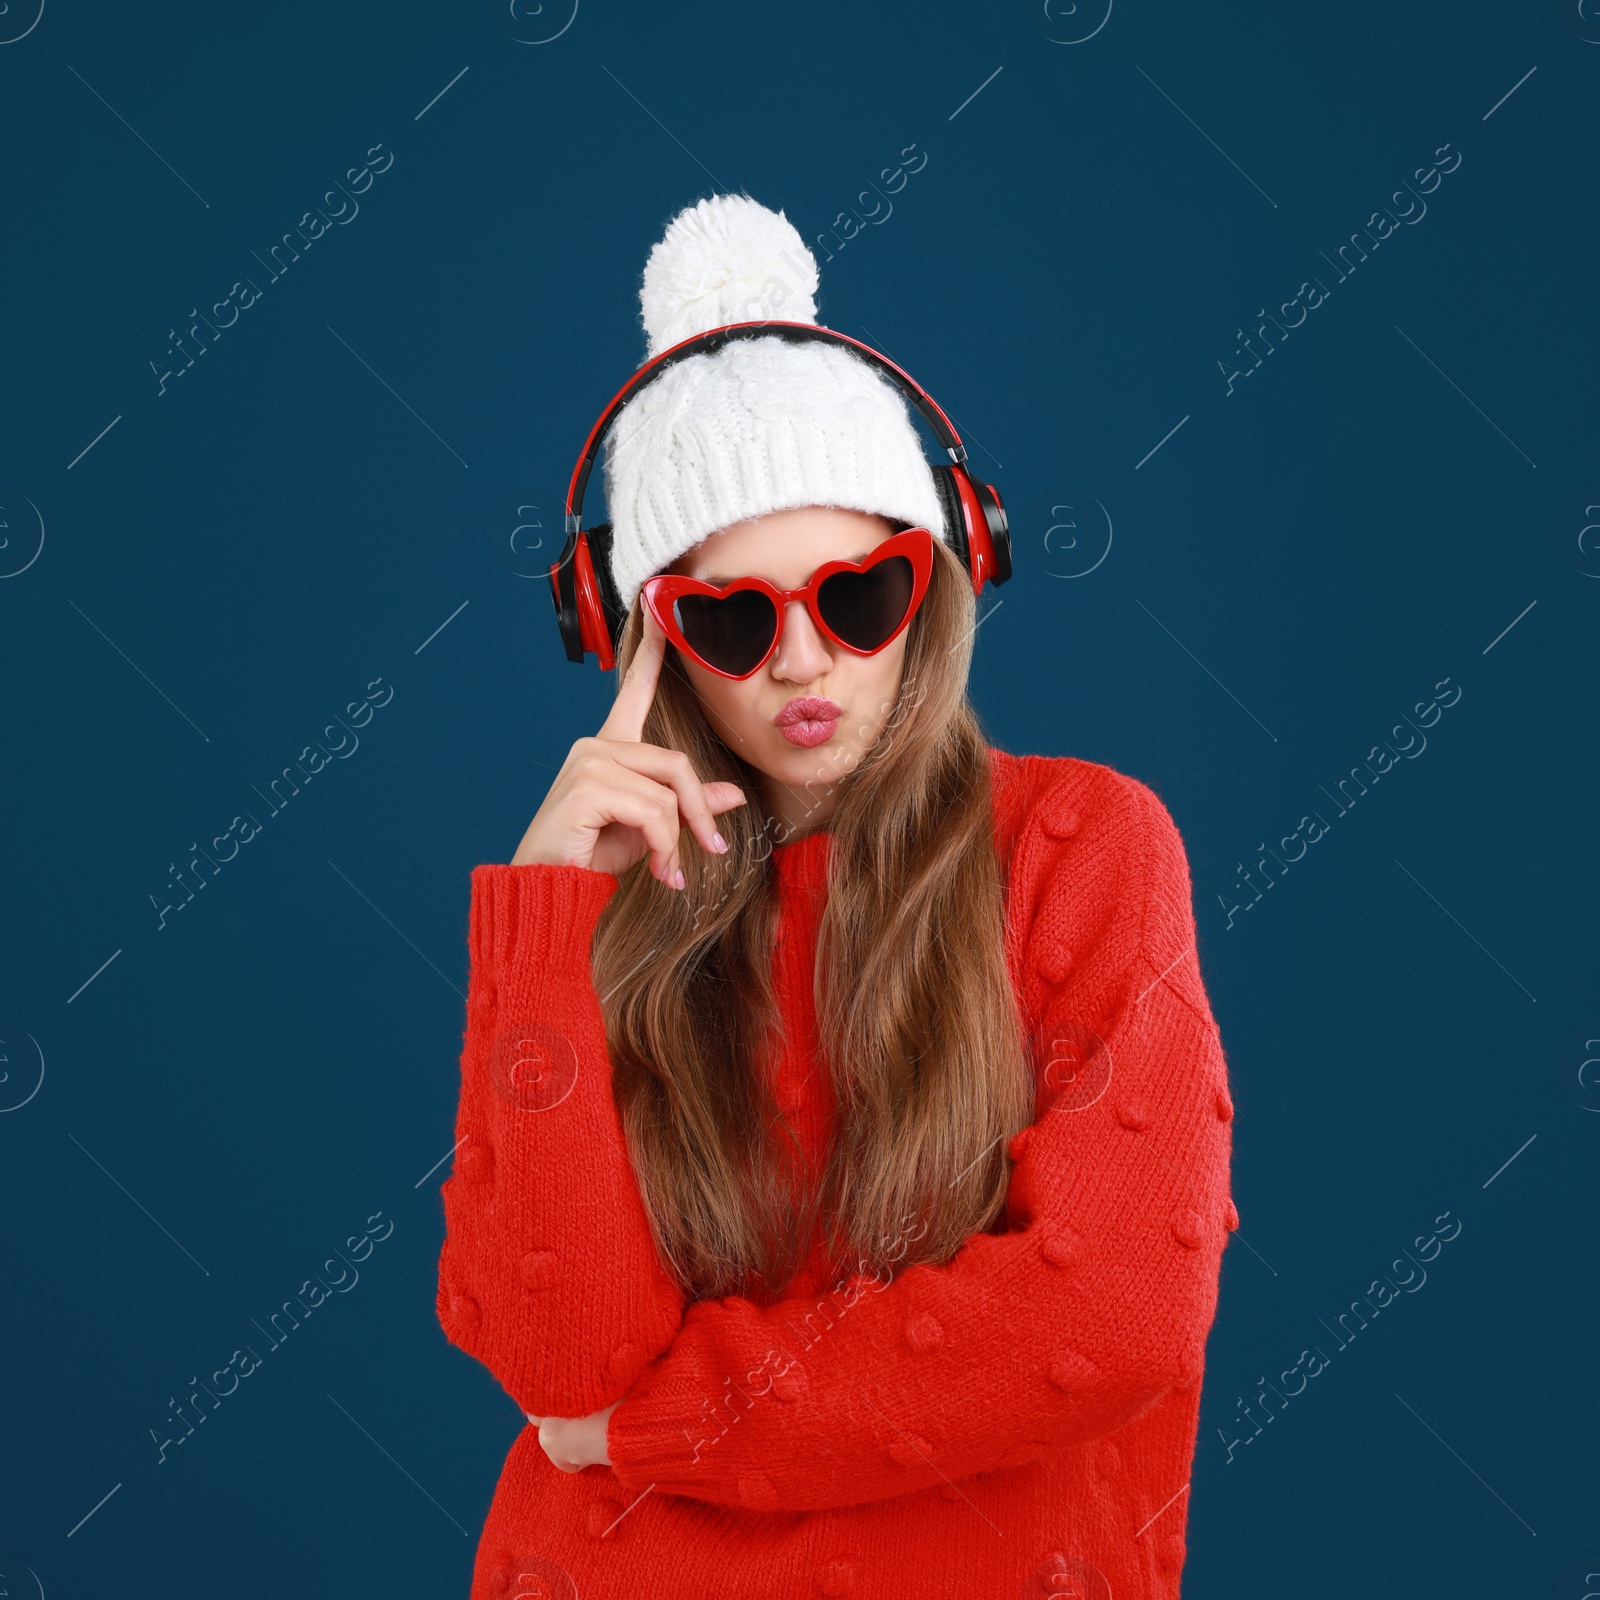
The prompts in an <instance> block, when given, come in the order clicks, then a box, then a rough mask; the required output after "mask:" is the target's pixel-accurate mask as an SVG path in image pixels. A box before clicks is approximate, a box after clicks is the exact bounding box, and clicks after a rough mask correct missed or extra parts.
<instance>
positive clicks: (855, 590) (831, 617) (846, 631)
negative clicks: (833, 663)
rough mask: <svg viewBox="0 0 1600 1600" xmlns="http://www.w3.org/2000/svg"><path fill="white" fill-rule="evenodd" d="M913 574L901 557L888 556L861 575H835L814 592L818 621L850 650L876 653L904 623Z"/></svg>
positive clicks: (913, 582) (909, 603) (904, 559)
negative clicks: (826, 625) (825, 625)
mask: <svg viewBox="0 0 1600 1600" xmlns="http://www.w3.org/2000/svg"><path fill="white" fill-rule="evenodd" d="M915 588H916V572H915V571H914V570H913V568H912V565H911V562H910V561H909V560H908V559H907V558H906V557H905V556H888V557H886V558H885V559H884V560H882V561H880V562H878V563H877V564H876V565H875V566H871V567H868V568H867V570H866V571H865V572H836V573H834V574H833V576H832V577H831V578H824V579H823V580H822V584H821V586H820V588H819V589H818V590H817V609H818V610H819V611H821V613H822V620H823V621H824V622H826V623H827V624H828V626H829V627H830V628H832V629H833V631H834V632H835V633H836V634H838V635H839V637H840V638H841V639H843V640H844V642H845V643H846V644H847V645H849V646H850V647H851V649H853V650H877V649H879V648H880V647H881V646H882V645H883V643H884V641H885V640H886V639H887V638H888V637H889V636H890V634H892V633H893V632H894V630H895V629H896V628H898V627H899V626H900V624H901V623H902V622H904V621H905V617H906V612H907V611H908V610H909V609H910V606H911V595H912V591H913V590H914V589H915Z"/></svg>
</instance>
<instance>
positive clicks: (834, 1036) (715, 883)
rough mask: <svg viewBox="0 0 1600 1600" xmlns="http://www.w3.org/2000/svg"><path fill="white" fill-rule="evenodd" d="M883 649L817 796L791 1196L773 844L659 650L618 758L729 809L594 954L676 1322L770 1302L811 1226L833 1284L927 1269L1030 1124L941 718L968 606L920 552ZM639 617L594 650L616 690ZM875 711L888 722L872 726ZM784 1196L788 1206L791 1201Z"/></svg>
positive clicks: (636, 1161) (736, 767)
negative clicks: (682, 762) (810, 1102)
mask: <svg viewBox="0 0 1600 1600" xmlns="http://www.w3.org/2000/svg"><path fill="white" fill-rule="evenodd" d="M934 549H935V552H936V557H937V559H936V560H935V563H934V571H933V576H932V579H931V581H930V583H929V587H928V592H927V595H926V597H925V598H924V600H923V603H922V605H921V607H920V608H919V610H918V612H917V615H916V616H915V617H914V618H913V619H912V622H911V625H910V627H909V628H908V630H907V646H906V657H905V667H904V671H903V673H902V679H901V687H900V691H899V696H898V698H897V700H896V703H895V705H894V707H893V709H892V711H890V713H889V720H888V723H887V725H886V726H885V728H884V729H883V731H882V732H881V734H880V735H879V737H878V738H877V740H876V741H875V742H874V744H873V745H872V746H871V748H870V749H869V750H868V752H867V754H866V755H865V756H864V757H863V758H862V760H861V761H860V762H859V763H858V764H857V766H856V767H855V769H854V770H853V771H851V772H850V773H849V774H848V776H847V777H845V778H844V779H843V780H841V781H840V782H839V784H838V803H837V806H836V808H835V810H834V812H833V814H832V816H831V817H830V818H829V820H828V824H827V825H828V828H829V831H830V832H831V834H832V836H833V837H832V839H831V840H830V842H829V847H828V852H829V853H828V879H827V903H826V906H825V908H824V910H823V913H822V921H821V924H820V927H819V930H818V936H817V955H816V967H815V974H814V980H813V981H814V996H815V1002H816V1014H817V1034H818V1042H819V1046H820V1050H821V1054H822V1057H823V1062H822V1065H823V1066H824V1067H825V1070H827V1071H828V1073H829V1074H830V1076H831V1079H832V1084H833V1090H834V1098H835V1105H836V1107H837V1118H836V1123H835V1132H834V1137H833V1140H832V1143H831V1145H830V1148H829V1151H828V1155H827V1160H826V1163H825V1167H824V1170H823V1172H822V1174H821V1178H820V1181H816V1180H815V1179H813V1180H812V1181H810V1182H808V1181H807V1179H806V1175H805V1172H804V1169H803V1162H802V1161H801V1160H800V1152H799V1146H798V1144H797V1143H796V1141H795V1139H794V1136H793V1133H792V1130H790V1129H789V1127H788V1125H787V1124H786V1123H785V1122H784V1120H783V1116H782V1113H781V1112H780V1111H779V1109H778V1107H777V1106H776V1104H775V1102H774V1101H773V1098H772V1094H771V1089H770V1085H769V1082H768V1077H767V1072H766V1070H765V1064H766V1063H768V1062H770V1061H773V1060H775V1059H776V1054H775V1053H776V1052H777V1051H779V1050H781V1048H782V1022H781V1019H780V1017H779V1013H778V1009H777V1005H776V1001H775V998H774V992H773V984H772V971H771V964H772V947H773V935H774V933H775V930H776V921H777V915H776V913H777V873H776V868H775V867H774V865H773V862H772V860H771V853H772V846H773V845H774V844H775V843H783V842H784V839H783V836H782V832H781V825H780V824H779V823H777V822H776V821H775V820H774V819H772V818H770V817H769V816H767V815H766V813H765V807H764V804H763V801H762V788H761V781H760V774H759V773H758V772H757V771H756V770H755V769H754V768H753V767H751V766H750V765H749V764H748V763H747V762H745V761H743V760H742V759H741V758H740V757H739V756H738V755H737V754H735V753H734V752H733V751H732V750H730V749H729V747H728V746H727V745H726V744H725V743H724V742H723V741H722V739H720V738H719V737H718V736H717V734H716V733H715V732H714V731H713V729H712V726H711V724H710V722H709V721H708V720H707V718H706V715H705V711H704V708H703V706H702V704H701V702H700V699H699V697H698V696H697V695H696V693H695V692H694V689H693V687H692V685H691V684H690V683H689V681H688V678H687V677H686V675H685V674H684V671H683V667H682V663H681V662H680V661H679V660H678V658H677V655H676V652H675V651H673V650H670V649H669V650H668V651H667V652H666V657H665V660H664V661H663V663H662V669H661V675H660V679H659V684H658V687H657V690H656V695H655V699H654V702H653V704H652V706H651V709H650V713H649V715H648V717H647V718H646V721H645V725H644V733H643V737H644V739H645V741H646V742H648V743H651V744H657V745H662V746H665V747H667V748H669V749H676V750H682V751H683V752H684V753H685V754H687V755H688V756H689V758H690V760H691V761H692V762H693V763H694V769H695V771H696V773H697V774H698V775H699V776H700V778H701V779H702V780H703V781H708V782H709V781H712V780H718V779H720V780H725V781H728V782H732V783H737V784H738V785H739V786H740V787H741V788H742V789H743V790H744V792H745V795H746V796H747V803H746V804H745V805H743V806H738V807H735V808H734V809H733V810H732V811H727V812H724V813H722V815H721V816H719V817H718V819H717V825H718V827H719V828H720V829H721V831H722V833H723V835H724V836H725V837H726V838H727V840H728V843H729V850H728V853H727V854H726V855H721V856H719V855H714V854H712V853H710V852H708V851H706V850H703V849H702V848H701V847H700V845H699V843H698V841H697V840H696V839H695V837H694V835H693V834H692V833H691V832H690V831H689V830H688V829H684V830H683V833H682V845H681V850H680V856H681V860H682V864H683V871H684V876H685V879H686V880H687V888H686V890H685V891H684V892H678V893H670V892H663V890H662V887H661V885H660V883H659V882H657V881H656V879H654V878H653V877H652V876H651V875H650V872H649V868H648V864H647V861H646V860H641V861H640V862H638V863H637V864H636V865H635V866H634V867H632V868H631V869H630V870H629V871H628V872H626V873H625V874H623V876H622V881H621V886H620V887H619V889H618V890H617V892H616V893H615V894H614V895H613V896H612V897H611V900H610V902H609V903H608V904H607V906H606V908H605V911H604V912H603V913H602V915H601V918H600V921H599V925H598V927H597V929H596V933H595V938H594V944H593V948H592V971H593V977H594V983H595V990H596V993H597V994H598V996H599V998H600V1006H601V1011H602V1014H603V1015H604V1018H605V1024H606V1042H607V1047H608V1050H609V1052H610V1056H611V1061H612V1065H613V1078H612V1085H613V1091H614V1093H615V1097H616V1101H617V1106H618V1109H619V1112H620V1114H621V1118H622V1123H623V1128H624V1131H625V1134H626V1137H627V1141H628V1150H629V1154H630V1157H631V1159H632V1162H633V1166H634V1170H635V1172H636V1174H637V1176H638V1179H639V1185H640V1191H641V1194H642V1196H643V1199H644V1204H645V1210H646V1213H647V1215H648V1216H649V1219H650V1224H651V1227H652V1230H653V1232H654V1235H655V1240H656V1245H657V1248H658V1250H659V1251H660V1253H661V1255H662V1257H663V1259H664V1261H665V1262H666V1263H667V1265H668V1266H669V1268H670V1269H671V1270H672V1272H673V1273H674V1275H675V1276H676V1278H677V1280H678V1282H679V1284H680V1286H681V1287H682V1288H683V1289H684V1291H685V1293H686V1295H687V1296H688V1297H689V1298H691V1299H693V1298H707V1297H721V1296H724V1295H731V1294H741V1295H746V1296H749V1297H752V1298H761V1299H768V1298H776V1297H777V1296H778V1295H779V1294H781V1292H782V1291H783V1289H784V1288H785V1287H786V1286H787V1285H788V1283H789V1282H790V1280H791V1279H792V1278H793V1276H794V1274H795V1272H796V1271H797V1270H798V1269H799V1267H800V1266H801V1265H802V1264H803V1263H804V1261H805V1258H806V1254H807V1250H808V1247H809V1243H810V1240H811V1238H812V1236H813V1233H814V1231H815V1229H816V1228H817V1226H818V1225H819V1223H820V1224H821V1225H822V1226H824V1227H825V1228H826V1230H827V1234H826V1237H827V1240H828V1252H829V1257H830V1260H831V1261H832V1263H833V1264H834V1267H835V1270H836V1271H839V1272H851V1271H864V1272H868V1273H871V1274H873V1275H875V1276H879V1277H882V1278H884V1279H887V1278H888V1277H891V1276H892V1275H893V1274H894V1273H895V1272H896V1271H899V1270H903V1269H904V1268H905V1267H907V1266H910V1265H913V1264H915V1263H917V1262H935V1263H937V1262H942V1261H945V1260H948V1259H949V1257H950V1256H951V1255H953V1254H954V1253H955V1251H956V1249H957V1248H958V1247H959V1246H960V1245H961V1243H962V1242H963V1240H964V1239H966V1238H967V1236H968V1235H970V1234H972V1233H976V1232H980V1231H984V1230H986V1229H988V1228H989V1227H990V1226H991V1225H992V1224H993V1223H994V1222H995V1220H996V1218H997V1217H998V1215H999V1213H1000V1212H1001V1210H1002V1208H1003V1206H1004V1203H1005V1192H1006V1186H1007V1182H1008V1179H1009V1175H1010V1168H1009V1160H1008V1157H1007V1154H1006V1150H1005V1144H1006V1141H1007V1138H1008V1136H1009V1135H1010V1134H1012V1133H1014V1132H1016V1131H1017V1130H1018V1129H1020V1128H1022V1127H1024V1126H1026V1125H1027V1124H1028V1123H1029V1122H1030V1121H1031V1120H1032V1117H1033V1089H1032V1078H1031V1074H1030V1072H1029V1069H1028V1066H1027V1060H1026V1053H1025V1047H1024V1042H1023V1037H1022V1028H1021V1024H1020V1022H1019V1019H1018V1016H1017V1010H1016V1002H1015V1000H1014V998H1013V992H1012V988H1011V983H1010V980H1009V976H1008V974H1007V969H1006V962H1005V956H1004V891H1003V886H1002V878H1001V867H1000V863H999V861H998V859H997V857H996V853H995V847H994V836H993V822H992V809H991V804H992V802H991V792H990V776H989V758H988V753H987V749H986V742H985V739H984V736H983V732H982V728H981V726H980V724H979V722H978V719H977V716H976V714H975V712H974V711H973V709H972V707H971V706H970V705H969V704H968V702H967V698H966V682H967V672H968V667H969V664H970V661H971V656H972V638H973V630H974V621H975V617H974V613H975V602H974V597H973V593H972V584H971V581H970V579H969V578H968V577H967V575H966V573H965V571H964V570H963V567H962V565H961V563H960V562H959V560H958V559H957V557H956V556H955V555H954V554H953V553H952V552H951V551H950V549H949V548H948V546H946V545H945V544H944V543H943V541H942V540H938V539H936V540H935V541H934ZM641 626H642V625H641V617H640V607H639V602H638V601H637V600H636V601H635V603H634V606H633V608H632V610H631V611H630V613H629V616H628V621H627V626H626V628H625V630H624V633H623V637H622V641H621V645H620V648H619V651H618V677H619V681H620V677H621V675H622V674H623V673H625V672H626V671H627V667H628V663H629V662H630V661H631V660H632V658H633V654H634V651H635V650H636V649H637V648H638V645H639V641H640V638H641V636H642V634H641ZM884 709H885V710H888V709H889V708H884ZM808 1191H809V1192H808Z"/></svg>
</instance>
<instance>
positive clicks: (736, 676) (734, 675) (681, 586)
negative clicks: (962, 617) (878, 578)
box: [639, 528, 933, 682]
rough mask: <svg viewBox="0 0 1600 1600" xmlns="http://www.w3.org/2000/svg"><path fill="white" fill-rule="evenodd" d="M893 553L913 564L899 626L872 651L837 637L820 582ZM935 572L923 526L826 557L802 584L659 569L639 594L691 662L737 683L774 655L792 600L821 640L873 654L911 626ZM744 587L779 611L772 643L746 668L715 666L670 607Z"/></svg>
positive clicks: (928, 536) (853, 652) (866, 566)
mask: <svg viewBox="0 0 1600 1600" xmlns="http://www.w3.org/2000/svg"><path fill="white" fill-rule="evenodd" d="M891 556H905V557H906V558H907V559H909V560H910V562H911V573H912V588H911V600H910V603H909V604H908V605H907V606H906V614H905V616H904V617H902V618H901V619H900V625H899V626H898V627H897V628H896V629H895V630H894V632H893V633H891V634H890V635H889V637H888V638H887V639H885V640H884V641H883V643H882V644H880V645H879V646H878V647H877V649H874V650H858V649H857V648H856V647H855V646H854V645H853V644H850V643H849V642H848V641H847V640H844V639H841V638H840V637H839V635H838V634H836V633H835V632H834V631H833V629H832V628H830V627H829V626H828V624H827V621H826V620H825V619H824V617H823V615H822V612H821V610H820V609H819V607H818V604H817V596H818V593H819V591H820V590H821V588H822V585H823V584H824V583H825V582H827V580H828V579H829V578H831V577H832V576H833V575H834V574H835V573H839V572H858V573H859V572H867V571H869V570H870V569H871V568H873V567H875V566H877V565H878V563H879V562H881V561H887V560H888V559H889V558H890V557H891ZM932 575H933V534H932V533H931V532H930V531H929V530H928V529H927V528H906V529H904V530H902V531H901V532H899V533H895V534H891V535H890V536H889V537H888V538H887V539H885V540H884V541H883V542H882V543H881V544H879V545H878V546H876V548H874V549H873V550H872V551H870V552H869V553H868V554H867V555H865V556H864V557H862V559H861V560H860V561H826V562H824V563H823V564H822V565H821V566H820V567H818V568H817V570H816V571H815V572H813V573H812V574H811V577H810V578H809V579H808V580H807V582H806V584H805V585H804V587H803V588H799V589H780V588H778V587H777V585H776V584H772V583H768V582H767V580H766V579H765V578H735V579H734V580H733V582H732V583H728V584H724V585H723V586H722V587H720V588H719V587H718V586H717V585H716V584H713V583H706V582H705V581H704V580H703V579H701V578H691V577H687V576H685V575H684V574H682V573H676V572H665V573H657V574H656V576H655V577H653V578H646V579H645V581H644V583H643V584H641V585H640V589H639V592H640V594H641V595H642V596H643V598H644V603H645V604H646V605H647V606H649V608H650V611H651V614H652V615H653V616H654V617H655V619H656V621H657V622H658V623H660V624H661V631H662V632H663V633H664V634H666V636H667V638H668V639H670V640H671V641H672V643H673V644H674V645H676V646H677V647H678V649H679V650H681V651H682V652H683V653H684V654H685V655H687V656H688V657H689V658H690V660H692V661H694V662H695V663H696V664H697V665H699V666H702V667H704V668H705V669H706V671H707V672H714V673H715V674H716V675H717V676H718V677H719V678H731V679H733V680H734V681H735V682H742V681H743V680H744V679H746V678H750V677H753V676H754V675H755V674H756V673H758V672H759V671H760V670H761V669H762V667H764V666H765V665H766V664H767V662H768V661H770V660H771V659H772V655H773V652H774V651H775V650H776V649H777V648H778V644H779V642H780V641H781V640H782V638H783V618H784V611H785V609H786V607H787V606H788V605H789V604H790V603H791V602H792V601H795V600H800V601H803V602H804V604H805V608H806V612H807V614H808V615H809V616H810V618H811V621H812V623H813V624H814V625H815V627H816V629H817V632H818V633H820V634H822V635H823V637H824V638H826V639H830V640H832V641H833V643H834V644H836V645H838V646H839V647H840V648H841V649H844V650H848V651H849V652H850V653H851V655H856V656H874V655H877V653H878V651H879V650H887V649H888V647H889V646H890V645H891V644H893V643H894V641H895V640H896V639H898V638H899V637H900V635H901V634H902V633H904V632H905V630H906V629H907V628H908V627H910V625H911V619H912V618H913V617H914V616H916V614H917V608H918V607H919V606H920V605H921V604H922V600H923V596H924V595H925V594H927V592H928V581H929V579H930V578H931V577H932ZM742 589H756V590H759V591H760V592H761V593H762V594H764V595H766V596H767V598H768V599H770V600H771V601H772V603H773V607H774V609H775V611H776V612H777V619H778V620H777V626H776V627H775V628H774V629H773V630H772V643H771V644H769V645H768V646H767V648H766V650H765V652H764V653H763V654H762V657H761V659H760V660H759V661H758V662H756V664H755V665H754V666H753V667H751V669H750V670H749V671H748V672H724V671H723V670H722V668H721V667H716V666H713V665H712V664H711V663H710V662H709V661H707V660H705V659H704V658H703V657H702V656H701V655H700V654H699V652H698V651H697V650H695V648H694V646H693V645H691V644H690V643H689V641H688V640H687V639H685V638H684V636H683V631H682V629H680V628H679V627H678V623H677V619H676V618H675V617H674V615H673V608H674V605H675V603H676V602H677V601H678V599H679V598H680V597H681V596H683V595H686V594H703V595H713V596H715V597H717V598H719V599H721V598H724V597H726V596H728V595H730V594H735V593H737V592H738V591H740V590H742Z"/></svg>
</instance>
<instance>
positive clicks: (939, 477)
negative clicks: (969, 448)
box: [930, 463, 972, 572]
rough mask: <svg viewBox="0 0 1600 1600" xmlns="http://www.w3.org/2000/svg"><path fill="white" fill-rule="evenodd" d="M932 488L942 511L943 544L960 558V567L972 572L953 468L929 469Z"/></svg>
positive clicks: (963, 516)
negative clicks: (931, 475)
mask: <svg viewBox="0 0 1600 1600" xmlns="http://www.w3.org/2000/svg"><path fill="white" fill-rule="evenodd" d="M930 470H931V471H932V473H933V487H934V490H935V492H936V493H937V494H938V496H939V505H940V507H941V509H942V510H943V511H944V542H945V543H946V544H947V545H949V546H950V548H951V549H952V550H954V551H955V553H956V554H957V555H958V556H960V557H961V565H962V566H964V567H965V568H966V569H967V570H968V571H969V572H970V571H971V570H972V556H971V552H970V551H969V550H968V548H967V518H966V514H965V513H964V512H963V511H962V509H961V490H960V489H959V488H958V487H957V485H956V473H955V468H954V467H947V466H945V465H944V464H943V463H940V464H938V465H935V466H933V467H931V468H930Z"/></svg>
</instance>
